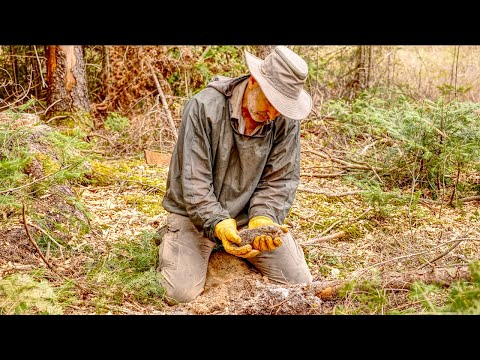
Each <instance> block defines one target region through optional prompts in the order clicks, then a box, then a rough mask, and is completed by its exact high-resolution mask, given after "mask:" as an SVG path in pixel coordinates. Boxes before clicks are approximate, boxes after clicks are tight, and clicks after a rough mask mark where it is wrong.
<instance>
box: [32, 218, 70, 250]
mask: <svg viewBox="0 0 480 360" xmlns="http://www.w3.org/2000/svg"><path fill="white" fill-rule="evenodd" d="M27 225H28V226H32V227H34V228H35V229H37V230H39V231H41V232H42V233H43V234H44V235H46V236H47V237H48V238H49V239H50V240H51V241H52V242H54V243H55V244H56V245H57V246H58V248H59V249H60V253H61V254H62V257H63V252H62V248H63V246H62V245H61V244H59V243H58V242H57V241H56V240H55V239H54V238H53V237H51V236H50V234H49V233H47V232H46V231H45V230H43V229H42V228H41V227H40V226H38V225H35V224H32V223H30V222H28V223H27Z"/></svg>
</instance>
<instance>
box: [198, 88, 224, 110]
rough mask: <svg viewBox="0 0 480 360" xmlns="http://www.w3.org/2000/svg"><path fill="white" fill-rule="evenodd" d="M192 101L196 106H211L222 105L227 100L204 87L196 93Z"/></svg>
mask: <svg viewBox="0 0 480 360" xmlns="http://www.w3.org/2000/svg"><path fill="white" fill-rule="evenodd" d="M192 100H194V101H196V102H197V103H198V104H202V105H208V106H212V105H215V104H217V105H224V104H225V102H226V101H227V98H226V96H225V95H224V94H222V93H221V92H220V91H218V90H217V89H214V88H212V87H206V88H204V89H202V90H200V91H199V92H197V93H196V94H195V95H194V96H193V97H192Z"/></svg>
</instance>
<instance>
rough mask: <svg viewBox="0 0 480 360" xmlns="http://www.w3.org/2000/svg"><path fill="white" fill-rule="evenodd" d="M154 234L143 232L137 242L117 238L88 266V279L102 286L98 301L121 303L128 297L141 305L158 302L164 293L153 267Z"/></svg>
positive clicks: (156, 249) (154, 263)
mask: <svg viewBox="0 0 480 360" xmlns="http://www.w3.org/2000/svg"><path fill="white" fill-rule="evenodd" d="M157 236H158V234H157V233H156V232H143V233H142V234H140V236H139V237H138V238H135V239H125V238H119V239H118V241H117V242H116V243H114V244H113V246H112V248H111V249H110V250H109V251H108V254H106V256H105V255H104V256H99V257H97V258H96V259H95V260H93V261H92V262H91V263H89V264H88V268H89V271H88V277H89V278H91V279H92V280H94V281H95V282H96V283H102V284H104V285H105V286H106V291H105V293H104V294H101V295H100V297H102V298H106V299H109V301H110V300H113V301H114V302H117V303H121V302H122V301H123V299H124V297H125V296H131V297H133V298H134V299H136V300H137V301H139V302H141V303H155V302H156V301H161V300H162V299H163V295H164V289H163V288H162V287H161V286H160V284H159V283H158V281H157V277H156V272H155V267H156V263H157V259H158V247H157V246H156V245H155V239H156V237H157Z"/></svg>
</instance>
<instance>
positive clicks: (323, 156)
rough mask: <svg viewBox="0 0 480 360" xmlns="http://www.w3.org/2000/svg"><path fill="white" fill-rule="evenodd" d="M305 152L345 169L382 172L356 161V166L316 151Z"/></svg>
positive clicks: (379, 169)
mask: <svg viewBox="0 0 480 360" xmlns="http://www.w3.org/2000/svg"><path fill="white" fill-rule="evenodd" d="M305 152H310V153H312V154H315V155H318V156H320V157H322V158H323V159H326V160H331V161H333V162H336V163H337V164H341V165H343V166H344V167H345V168H346V169H357V170H372V171H373V172H380V171H382V170H383V169H381V168H376V167H373V166H371V165H369V164H367V163H365V162H362V161H357V160H355V161H354V162H356V163H357V164H352V163H349V162H348V161H345V160H342V159H337V158H334V157H332V156H330V155H327V154H322V153H321V152H318V151H315V150H305Z"/></svg>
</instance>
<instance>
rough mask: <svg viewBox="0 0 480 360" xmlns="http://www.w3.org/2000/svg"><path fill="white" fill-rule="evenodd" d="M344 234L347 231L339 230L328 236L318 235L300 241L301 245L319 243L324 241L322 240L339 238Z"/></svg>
mask: <svg viewBox="0 0 480 360" xmlns="http://www.w3.org/2000/svg"><path fill="white" fill-rule="evenodd" d="M342 236H345V231H339V232H337V233H334V234H331V235H327V236H319V237H316V238H314V239H311V240H308V241H304V242H302V243H300V245H302V246H308V245H314V244H315V243H319V242H322V241H328V240H332V239H337V238H340V237H342Z"/></svg>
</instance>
